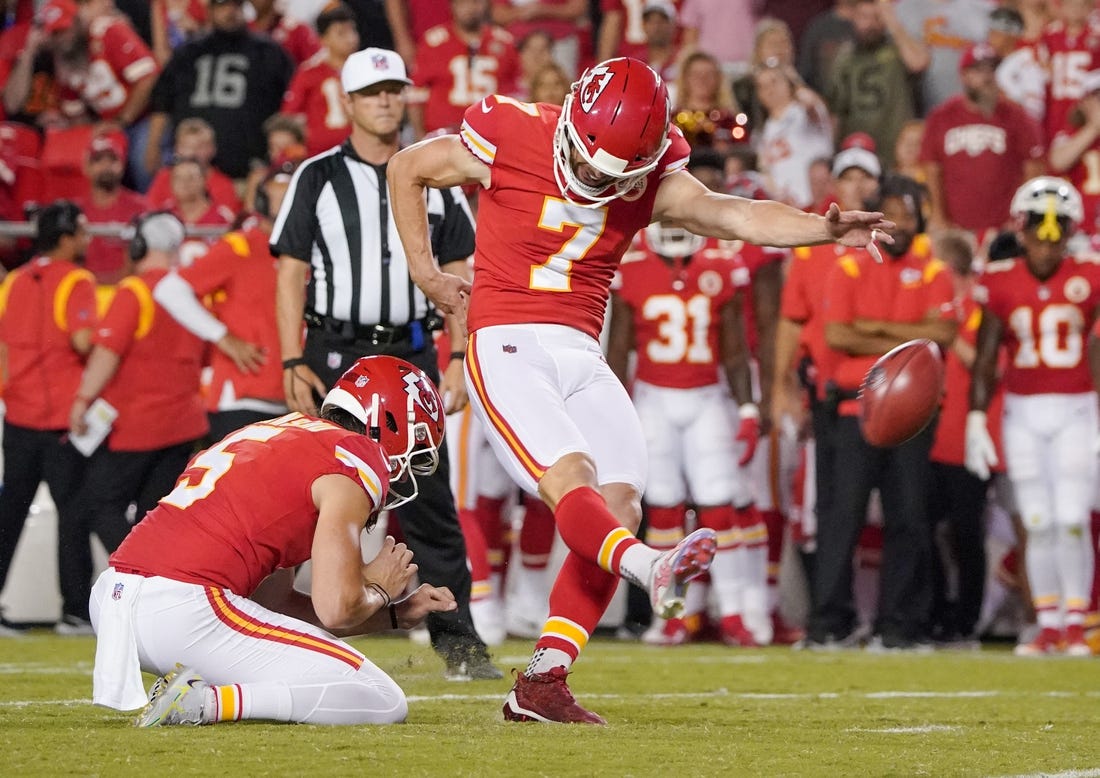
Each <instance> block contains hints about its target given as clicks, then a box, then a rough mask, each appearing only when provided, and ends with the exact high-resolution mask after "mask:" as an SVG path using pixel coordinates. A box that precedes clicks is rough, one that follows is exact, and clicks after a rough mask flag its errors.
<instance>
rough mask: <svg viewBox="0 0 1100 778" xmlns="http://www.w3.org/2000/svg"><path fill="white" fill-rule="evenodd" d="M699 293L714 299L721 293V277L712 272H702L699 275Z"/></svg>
mask: <svg viewBox="0 0 1100 778" xmlns="http://www.w3.org/2000/svg"><path fill="white" fill-rule="evenodd" d="M699 291H700V292H702V293H703V294H705V295H706V296H707V297H715V296H716V295H717V294H718V293H719V292H721V291H722V276H720V275H718V273H716V272H715V271H713V270H704V271H703V272H702V273H700V274H699Z"/></svg>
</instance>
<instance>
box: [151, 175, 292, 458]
mask: <svg viewBox="0 0 1100 778" xmlns="http://www.w3.org/2000/svg"><path fill="white" fill-rule="evenodd" d="M295 167H297V165H296V163H294V162H288V163H284V164H283V165H280V166H278V167H276V168H273V169H272V170H270V171H269V172H268V175H267V177H266V178H265V179H264V181H263V183H262V184H261V185H260V188H259V194H258V196H257V198H256V199H257V203H256V209H255V212H254V213H253V214H252V215H251V216H249V218H248V219H246V220H245V222H244V224H243V225H242V227H241V229H240V230H236V231H233V232H230V233H228V234H227V235H226V236H225V237H224V238H222V239H221V240H219V241H218V242H217V243H215V244H214V245H213V246H212V247H211V248H210V251H209V252H207V254H206V255H205V256H203V257H200V258H199V259H198V260H196V262H195V263H194V264H192V265H191V266H190V267H187V268H181V269H180V270H179V272H178V273H169V274H168V275H167V276H165V277H164V278H163V279H162V280H161V281H160V283H158V284H157V286H156V288H155V289H154V290H153V297H154V299H155V300H156V301H157V302H158V303H160V304H161V305H162V306H164V308H165V310H167V311H168V312H169V313H170V314H171V315H172V316H173V318H175V319H176V320H177V321H178V322H179V323H180V324H182V325H183V326H184V327H186V328H187V329H188V330H190V331H191V332H192V333H194V334H195V335H197V336H198V337H200V338H202V339H203V340H205V341H207V342H209V343H213V344H215V345H216V346H217V348H218V351H216V352H214V354H213V355H212V356H211V359H210V367H211V369H212V373H213V375H212V376H211V379H210V384H209V386H208V387H207V392H206V401H207V402H206V409H207V413H208V414H209V418H210V439H211V440H215V441H216V440H220V439H221V438H223V437H224V436H226V435H228V434H229V433H230V432H232V431H234V430H236V429H240V428H241V427H244V426H246V425H248V424H252V423H253V422H257V421H263V420H264V419H270V418H272V417H273V416H279V415H281V414H283V413H286V401H285V399H284V397H285V396H284V393H283V371H282V366H281V364H280V363H279V360H277V359H275V357H274V355H277V354H278V353H279V329H278V326H277V325H276V323H275V278H276V273H275V267H276V260H275V258H274V257H272V256H271V251H270V249H269V247H268V239H269V238H270V237H271V227H272V224H273V219H274V215H275V214H277V213H278V212H279V206H280V205H281V204H282V201H283V195H284V194H285V193H286V189H287V187H288V186H289V184H290V177H291V175H292V174H293V173H294V169H295ZM210 295H215V300H216V301H215V303H214V304H213V306H212V307H211V309H209V310H208V309H207V308H205V307H203V305H202V303H201V302H200V298H205V297H209V296H210Z"/></svg>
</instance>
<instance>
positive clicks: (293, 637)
mask: <svg viewBox="0 0 1100 778" xmlns="http://www.w3.org/2000/svg"><path fill="white" fill-rule="evenodd" d="M206 599H207V601H208V602H209V603H210V607H211V608H213V609H214V614H215V615H216V616H217V617H218V620H219V621H221V622H222V623H223V624H225V625H226V626H228V627H229V628H230V629H233V630H235V631H236V632H240V633H242V634H244V635H247V636H249V637H253V638H256V639H257V640H269V641H271V642H273V643H281V644H283V645H287V646H294V647H295V648H301V649H304V650H306V651H314V652H316V653H318V654H322V655H324V656H327V657H331V658H332V659H336V660H338V661H340V662H343V663H344V664H346V665H348V666H349V667H351V668H352V669H353V670H358V669H359V668H360V667H362V666H363V661H364V660H363V655H362V654H360V653H359V652H358V651H355V650H354V649H352V648H350V647H348V646H346V645H344V644H343V643H340V642H338V641H335V640H326V639H325V638H322V637H320V636H318V635H311V634H309V633H308V632H300V631H298V630H294V629H289V628H287V627H283V626H279V625H277V624H268V623H266V622H263V621H260V620H259V619H257V618H256V617H254V616H252V615H250V614H248V613H245V612H244V611H242V610H241V609H239V608H237V607H236V606H235V605H234V604H233V603H232V602H230V601H229V598H228V597H226V594H225V592H224V591H223V590H221V589H217V588H214V587H212V586H208V587H206Z"/></svg>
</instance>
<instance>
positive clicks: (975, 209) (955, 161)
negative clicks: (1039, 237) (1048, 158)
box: [920, 95, 1046, 232]
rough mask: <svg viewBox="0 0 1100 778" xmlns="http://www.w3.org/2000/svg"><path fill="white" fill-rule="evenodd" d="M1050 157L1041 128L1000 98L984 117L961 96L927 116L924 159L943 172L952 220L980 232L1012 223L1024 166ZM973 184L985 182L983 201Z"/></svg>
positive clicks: (945, 198) (948, 208) (947, 204)
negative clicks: (1011, 209)
mask: <svg viewBox="0 0 1100 778" xmlns="http://www.w3.org/2000/svg"><path fill="white" fill-rule="evenodd" d="M1045 153H1046V150H1045V148H1044V146H1043V142H1042V135H1041V131H1040V129H1039V125H1038V124H1036V122H1035V120H1034V119H1032V118H1031V117H1030V116H1029V115H1028V114H1027V112H1026V111H1025V110H1024V109H1023V108H1021V107H1020V106H1018V105H1016V104H1015V103H1013V102H1011V101H1009V100H1006V99H1004V98H1000V99H998V101H997V107H996V109H994V112H993V115H992V116H985V115H984V114H982V113H979V112H978V111H976V110H974V109H973V108H972V107H971V106H970V104H969V103H968V102H967V101H966V99H965V98H964V97H963V96H962V95H956V96H955V97H952V98H951V99H949V100H947V101H946V102H945V103H943V104H942V105H940V106H938V107H937V108H935V109H933V110H932V112H931V113H930V114H929V115H928V119H927V121H926V123H925V128H924V139H923V141H922V142H921V151H920V159H921V161H922V162H935V163H937V164H938V165H939V166H940V172H941V175H942V176H943V199H944V210H945V212H946V214H947V218H948V219H949V220H950V221H952V222H954V223H955V224H957V225H958V226H960V227H963V228H964V229H968V230H973V231H975V232H981V231H983V230H986V229H988V228H990V227H1000V226H1001V225H1003V224H1005V222H1007V221H1008V206H1009V203H1010V202H1011V201H1012V195H1013V193H1014V192H1015V191H1016V188H1017V187H1018V186H1019V185H1020V184H1021V183H1022V182H1023V176H1024V162H1025V161H1027V160H1030V159H1040V158H1041V157H1042V156H1043V155H1044V154H1045ZM974 182H981V187H980V189H981V194H980V196H975V193H974Z"/></svg>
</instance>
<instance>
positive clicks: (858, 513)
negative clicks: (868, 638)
mask: <svg viewBox="0 0 1100 778" xmlns="http://www.w3.org/2000/svg"><path fill="white" fill-rule="evenodd" d="M934 428H935V425H934V424H930V425H929V426H928V427H927V428H925V429H924V431H923V432H921V433H920V434H919V435H917V437H915V438H913V439H912V440H910V441H908V442H907V443H904V444H902V445H901V446H898V447H896V448H876V447H874V446H871V445H870V444H869V443H867V441H865V440H864V439H863V436H862V435H861V434H860V432H859V422H858V420H857V419H856V417H854V416H840V417H838V418H837V419H836V421H835V426H834V428H833V442H834V448H833V455H834V462H833V468H832V480H831V484H830V488H831V489H832V503H831V505H830V506H829V507H828V509H827V510H826V511H824V512H823V513H819V514H818V517H817V520H818V525H817V559H816V560H815V570H814V589H815V592H814V607H813V611H812V613H811V615H810V624H809V633H810V638H811V639H813V640H817V641H823V640H825V639H826V638H827V637H828V636H830V635H832V636H833V637H836V638H842V637H844V636H846V635H848V634H849V633H850V632H851V631H852V629H853V628H854V627H855V619H856V613H855V607H854V603H853V598H852V557H853V554H854V552H855V548H856V543H857V541H858V540H859V534H860V531H861V530H862V529H863V525H864V523H865V521H866V518H867V503H868V501H869V499H870V496H871V490H872V489H874V488H875V487H878V489H879V492H880V494H881V496H882V509H883V547H882V571H881V574H880V583H879V604H878V615H877V618H876V619H875V631H876V632H877V633H878V634H880V635H882V636H883V637H884V638H892V639H897V640H914V639H917V638H920V637H923V635H922V634H921V630H922V629H923V628H924V625H925V623H926V620H927V614H928V611H929V608H930V599H931V596H930V590H929V581H928V556H929V533H928V518H927V517H928V508H927V505H928V484H929V480H930V468H931V465H930V462H929V459H928V452H929V451H930V450H931V447H932V436H933V432H934Z"/></svg>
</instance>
